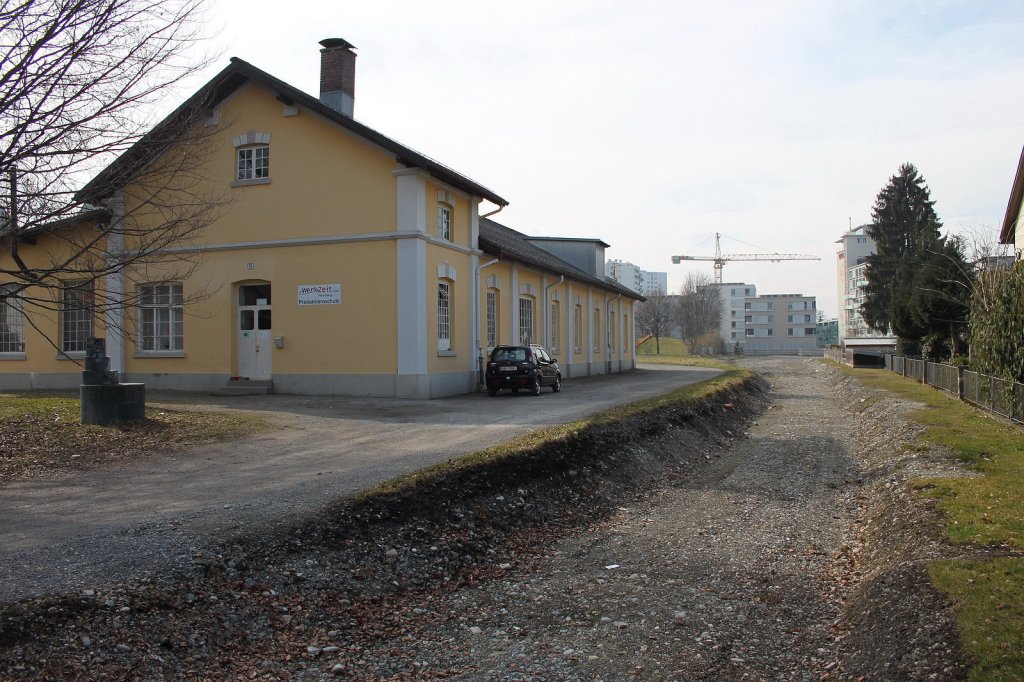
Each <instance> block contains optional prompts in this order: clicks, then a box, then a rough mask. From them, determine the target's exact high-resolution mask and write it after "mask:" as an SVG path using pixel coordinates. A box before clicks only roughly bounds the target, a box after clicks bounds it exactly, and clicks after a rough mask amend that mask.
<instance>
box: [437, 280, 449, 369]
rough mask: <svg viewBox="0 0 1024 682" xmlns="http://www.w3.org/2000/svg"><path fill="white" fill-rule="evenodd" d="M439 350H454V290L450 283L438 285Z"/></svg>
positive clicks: (443, 351)
mask: <svg viewBox="0 0 1024 682" xmlns="http://www.w3.org/2000/svg"><path fill="white" fill-rule="evenodd" d="M437 350H438V352H441V353H449V352H451V350H452V288H451V284H450V283H449V282H438V283H437Z"/></svg>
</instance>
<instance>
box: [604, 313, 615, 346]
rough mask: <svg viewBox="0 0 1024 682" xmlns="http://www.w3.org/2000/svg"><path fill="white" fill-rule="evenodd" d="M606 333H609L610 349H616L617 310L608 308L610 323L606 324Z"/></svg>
mask: <svg viewBox="0 0 1024 682" xmlns="http://www.w3.org/2000/svg"><path fill="white" fill-rule="evenodd" d="M605 327H606V328H605V333H606V334H607V343H608V350H609V351H614V350H615V310H614V309H611V308H609V309H608V324H607V325H605Z"/></svg>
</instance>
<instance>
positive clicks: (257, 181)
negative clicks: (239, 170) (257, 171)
mask: <svg viewBox="0 0 1024 682" xmlns="http://www.w3.org/2000/svg"><path fill="white" fill-rule="evenodd" d="M269 184H270V178H254V179H252V180H235V181H234V182H232V183H231V186H232V187H248V186H249V185H269Z"/></svg>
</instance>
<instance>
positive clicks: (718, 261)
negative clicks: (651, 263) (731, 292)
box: [672, 232, 821, 284]
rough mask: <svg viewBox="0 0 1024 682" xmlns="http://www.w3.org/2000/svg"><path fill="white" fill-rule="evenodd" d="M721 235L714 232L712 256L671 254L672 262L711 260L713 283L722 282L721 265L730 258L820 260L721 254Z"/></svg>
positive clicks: (800, 256) (797, 255) (785, 255)
mask: <svg viewBox="0 0 1024 682" xmlns="http://www.w3.org/2000/svg"><path fill="white" fill-rule="evenodd" d="M721 236H722V235H720V234H719V233H717V232H716V233H715V255H714V256H672V263H674V264H675V265H679V264H680V263H682V262H683V261H684V260H703V261H711V262H712V263H714V264H715V284H721V283H722V267H723V266H724V265H725V264H726V263H727V262H729V261H731V260H762V261H763V260H766V261H771V262H772V263H778V262H779V261H784V260H821V258H819V257H818V256H807V255H804V254H800V253H729V254H726V255H724V256H723V255H722V244H721Z"/></svg>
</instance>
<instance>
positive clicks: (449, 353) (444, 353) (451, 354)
mask: <svg viewBox="0 0 1024 682" xmlns="http://www.w3.org/2000/svg"><path fill="white" fill-rule="evenodd" d="M437 357H439V358H457V357H459V354H458V353H456V352H455V351H453V350H439V351H437Z"/></svg>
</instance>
